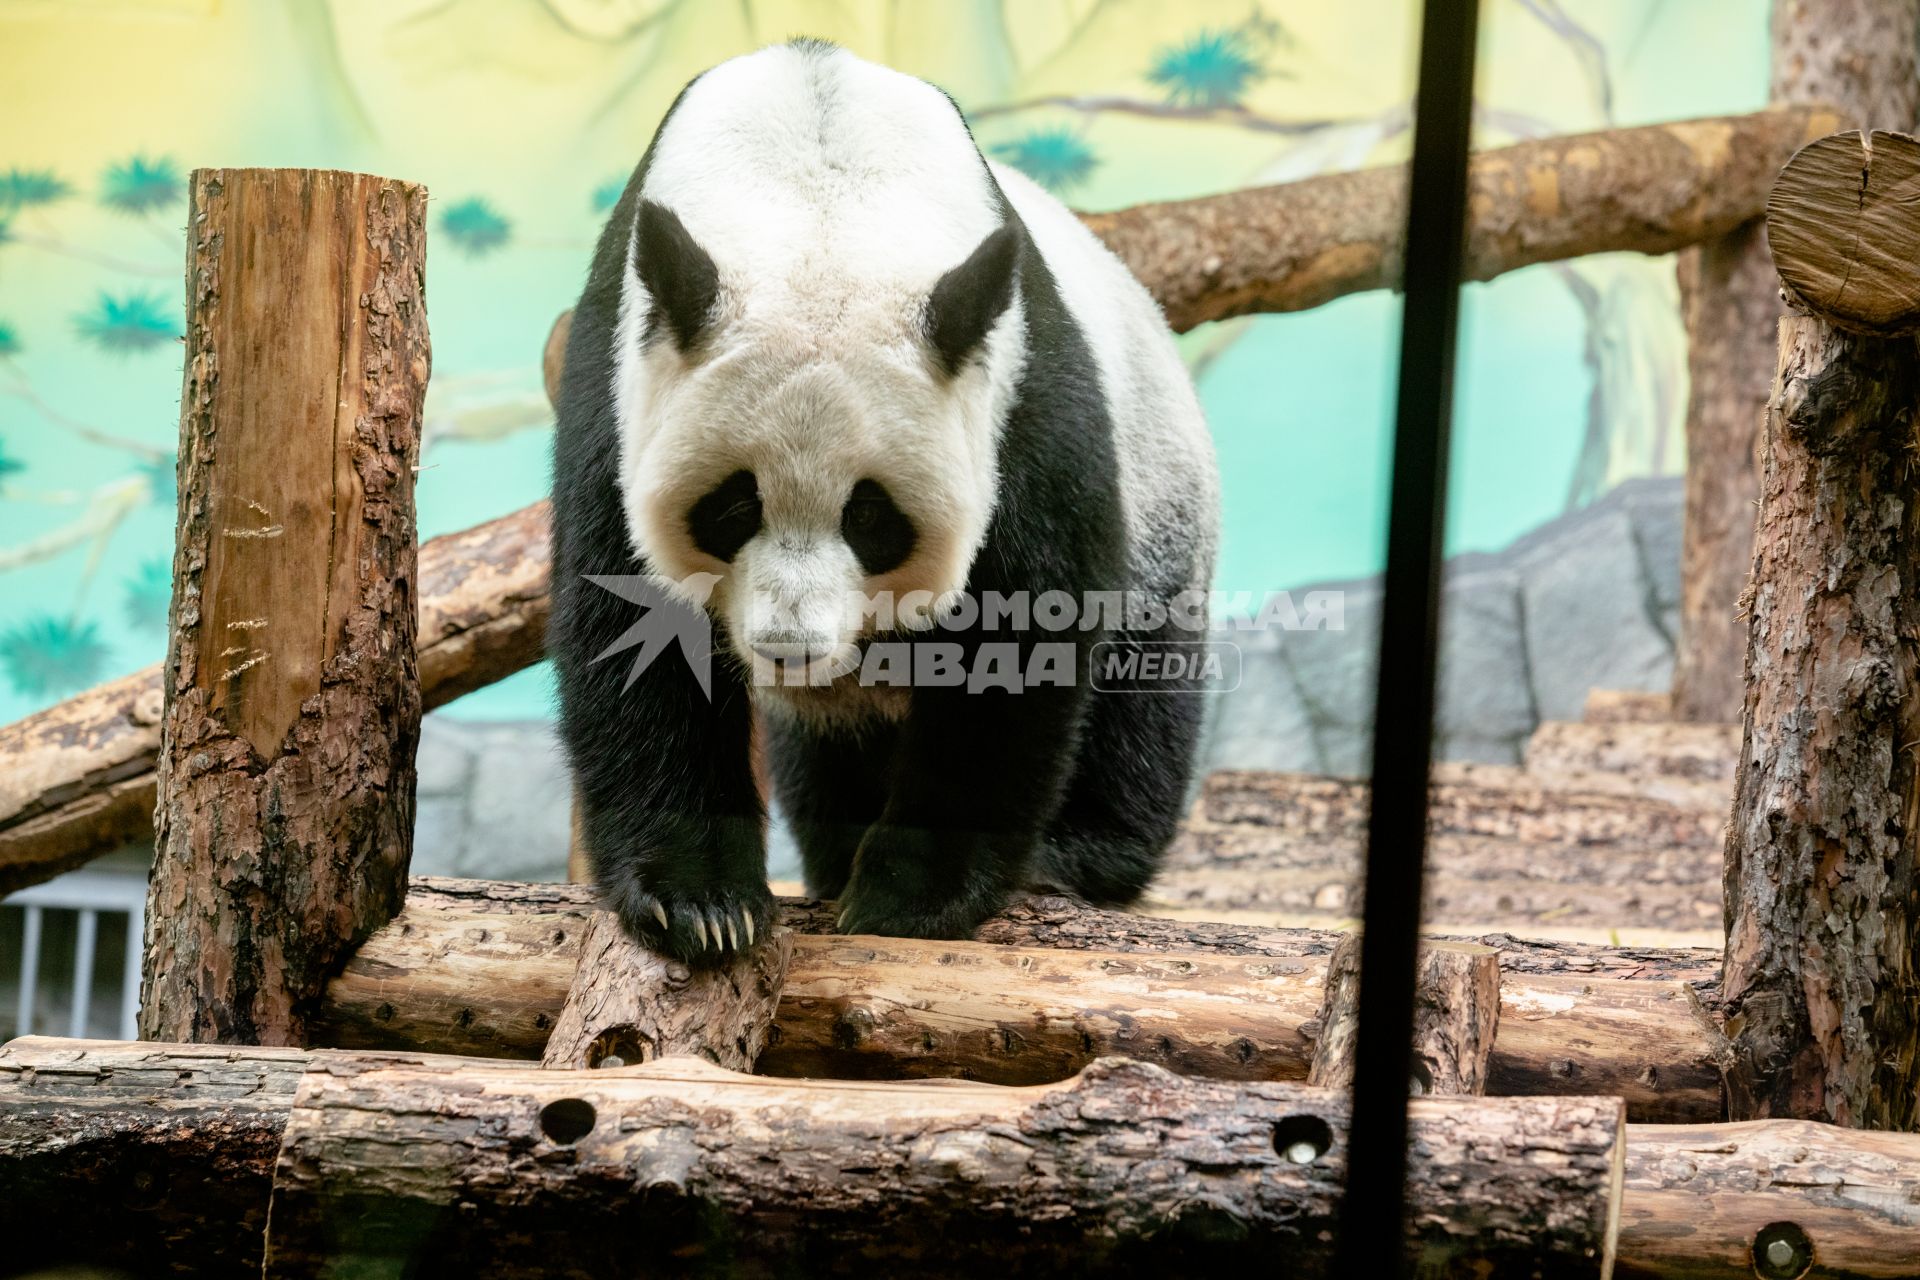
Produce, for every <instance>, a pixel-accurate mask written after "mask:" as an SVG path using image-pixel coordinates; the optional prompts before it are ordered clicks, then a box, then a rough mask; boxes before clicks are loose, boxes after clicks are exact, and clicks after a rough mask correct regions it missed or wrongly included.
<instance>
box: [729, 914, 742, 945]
mask: <svg viewBox="0 0 1920 1280" xmlns="http://www.w3.org/2000/svg"><path fill="white" fill-rule="evenodd" d="M727 945H728V946H729V947H731V948H732V949H733V950H735V951H738V950H739V949H740V930H738V929H736V928H734V925H733V917H732V916H728V917H727Z"/></svg>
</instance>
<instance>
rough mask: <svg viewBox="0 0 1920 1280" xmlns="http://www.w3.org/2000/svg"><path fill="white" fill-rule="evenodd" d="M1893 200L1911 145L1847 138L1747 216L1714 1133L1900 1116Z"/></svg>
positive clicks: (1904, 228)
mask: <svg viewBox="0 0 1920 1280" xmlns="http://www.w3.org/2000/svg"><path fill="white" fill-rule="evenodd" d="M1916 188H1920V143H1915V142H1914V140H1913V139H1911V138H1906V137H1896V136H1894V135H1891V134H1885V133H1878V134H1875V135H1873V138H1872V145H1871V149H1869V148H1868V147H1867V146H1866V145H1864V142H1863V139H1862V138H1861V136H1860V135H1859V134H1857V133H1847V134H1840V135H1836V136H1835V137H1832V138H1825V139H1822V140H1821V141H1819V142H1816V143H1813V144H1812V145H1811V146H1808V147H1807V148H1805V149H1804V150H1802V151H1801V152H1800V154H1799V155H1797V156H1795V157H1794V158H1793V160H1792V162H1790V163H1789V164H1788V166H1787V168H1786V170H1785V171H1784V172H1783V173H1782V174H1781V177H1780V181H1779V184H1778V185H1777V186H1776V188H1775V190H1774V196H1773V200H1772V203H1771V204H1770V205H1769V208H1768V215H1767V225H1768V234H1769V237H1770V239H1771V242H1772V247H1773V254H1774V258H1775V261H1776V262H1777V263H1778V264H1779V269H1780V274H1781V277H1782V278H1783V279H1784V280H1785V281H1786V283H1787V286H1788V293H1789V295H1790V297H1792V298H1793V299H1794V301H1795V303H1796V310H1795V311H1794V312H1793V313H1791V314H1789V315H1788V316H1787V317H1786V318H1785V319H1783V320H1782V321H1781V322H1780V359H1779V373H1778V375H1777V377H1776V380H1775V383H1774V394H1773V402H1772V404H1771V406H1770V408H1769V414H1768V423H1767V451H1766V463H1767V470H1766V481H1765V487H1764V489H1763V493H1762V500H1761V507H1760V522H1759V527H1758V530H1757V532H1756V537H1755V554H1754V569H1753V579H1754V580H1753V603H1752V611H1751V630H1750V633H1749V636H1750V638H1749V645H1748V650H1747V677H1748V678H1747V694H1746V719H1745V726H1744V733H1745V740H1744V744H1743V749H1742V751H1741V754H1740V772H1739V779H1738V783H1737V786H1736V792H1735V799H1734V810H1733V820H1732V823H1731V825H1730V827H1729V828H1728V837H1727V862H1726V891H1727V951H1726V972H1725V996H1726V1001H1727V1011H1728V1018H1727V1027H1728V1031H1729V1034H1730V1037H1731V1040H1732V1045H1733V1061H1732V1064H1731V1066H1730V1068H1729V1071H1728V1077H1727V1083H1728V1107H1729V1110H1730V1111H1731V1113H1732V1117H1733V1118H1734V1119H1735V1120H1745V1119H1757V1118H1761V1117H1766V1116H1774V1117H1783V1118H1784V1117H1795V1118H1800V1119H1816V1120H1830V1121H1834V1122H1836V1123H1839V1124H1846V1125H1855V1126H1861V1127H1867V1128H1887V1129H1913V1128H1914V1127H1915V1126H1916V1122H1917V1121H1920V955H1916V950H1915V948H1916V942H1917V941H1920V934H1917V933H1916V928H1917V927H1920V871H1917V869H1916V847H1917V846H1920V754H1917V753H1920V482H1917V480H1916V474H1915V467H1916V452H1915V450H1916V436H1915V432H1916V430H1920V354H1917V353H1916V350H1915V345H1914V339H1913V337H1912V336H1911V332H1910V331H1911V330H1912V329H1913V328H1914V327H1915V325H1916V324H1920V212H1916V210H1915V209H1914V206H1913V204H1912V197H1911V195H1910V193H1911V192H1912V191H1913V190H1915V189H1916ZM1801 308H1804V309H1805V312H1807V313H1803V312H1802V311H1801V310H1800V309H1801ZM1892 335H1899V336H1892Z"/></svg>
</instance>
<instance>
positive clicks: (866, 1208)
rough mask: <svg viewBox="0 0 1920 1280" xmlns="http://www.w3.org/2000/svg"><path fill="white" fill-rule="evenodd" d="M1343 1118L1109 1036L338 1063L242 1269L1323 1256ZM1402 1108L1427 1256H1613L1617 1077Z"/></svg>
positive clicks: (1219, 1260) (1413, 1254) (570, 1270)
mask: <svg viewBox="0 0 1920 1280" xmlns="http://www.w3.org/2000/svg"><path fill="white" fill-rule="evenodd" d="M1346 1123H1347V1113H1346V1099H1345V1098H1344V1097H1343V1096H1341V1095H1340V1094H1338V1093H1335V1092H1331V1091H1326V1090H1315V1089H1308V1088H1305V1087H1303V1086H1298V1085H1282V1084H1225V1083H1221V1082H1217V1081H1203V1080H1194V1079H1188V1078H1183V1077H1181V1076H1177V1075H1174V1074H1172V1073H1171V1072H1168V1071H1164V1070H1162V1069H1160V1068H1157V1067H1153V1066H1149V1065H1146V1064H1143V1063H1134V1062H1124V1061H1112V1060H1105V1061H1101V1062H1097V1063H1094V1064H1091V1065H1090V1066H1088V1067H1087V1068H1086V1069H1085V1070H1084V1071H1082V1072H1081V1073H1080V1074H1079V1075H1078V1076H1076V1077H1075V1078H1074V1079H1072V1080H1071V1081H1066V1082H1063V1083H1062V1084H1060V1085H1057V1086H1044V1087H1036V1088H1032V1089H1018V1090H1007V1089H995V1088H992V1087H988V1086H982V1085H970V1084H962V1083H958V1082H951V1081H948V1082H940V1083H937V1084H919V1085H913V1084H905V1085H903V1084H887V1085H865V1086H862V1085H857V1084H855V1085H849V1084H846V1083H843V1082H838V1081H770V1080H765V1079H761V1078H757V1077H752V1076H740V1075H735V1074H733V1073H730V1072H725V1071H722V1070H720V1069H719V1068H716V1067H713V1066H711V1065H709V1064H707V1063H705V1062H703V1061H701V1060H699V1059H668V1060H665V1061H662V1062H657V1063H652V1064H649V1065H647V1066H643V1067H629V1068H624V1069H620V1070H614V1071H597V1072H593V1073H591V1074H582V1073H576V1072H557V1071H541V1070H538V1069H528V1068H514V1067H509V1066H503V1065H486V1064H480V1063H470V1062H469V1063H461V1062H458V1061H447V1062H443V1063H436V1064H422V1065H421V1066H418V1067H404V1068H403V1067H383V1066H380V1065H378V1064H372V1063H368V1064H360V1063H355V1062H353V1061H351V1060H349V1059H335V1060H333V1061H331V1062H329V1063H328V1065H327V1069H326V1070H316V1071H313V1072H311V1073H309V1074H308V1075H307V1077H306V1078H305V1079H304V1080H303V1081H302V1084H301V1089H300V1093H299V1095H298V1097H297V1099H296V1101H295V1105H294V1110H293V1115H292V1117H291V1119H290V1120H289V1122H288V1126H287V1134H286V1140H285V1144H284V1146H283V1148H282V1151H281V1155H280V1159H279V1162H278V1164H277V1166H276V1168H275V1171H274V1191H273V1203H272V1227H271V1230H270V1233H269V1238H268V1242H267V1263H266V1270H267V1273H268V1274H270V1275H275V1276H285V1277H290V1278H291V1277H300V1276H319V1275H331V1274H337V1272H338V1269H339V1268H341V1267H346V1268H348V1269H365V1270H381V1271H385V1270H387V1269H396V1270H398V1269H408V1268H419V1267H423V1266H424V1267H426V1268H427V1269H428V1270H430V1271H432V1272H433V1273H435V1274H443V1273H445V1274H465V1273H468V1272H469V1271H470V1270H471V1269H473V1268H475V1267H478V1268H480V1269H483V1270H487V1271H492V1272H496V1273H511V1274H514V1275H524V1276H545V1275H567V1276H578V1275H594V1274H606V1275H611V1274H634V1273H638V1274H664V1273H667V1272H669V1271H675V1272H677V1271H683V1270H686V1269H688V1268H692V1269H695V1270H712V1271H715V1272H719V1273H725V1274H729V1275H740V1276H762V1275H776V1274H782V1275H783V1274H806V1275H841V1274H861V1275H871V1274H874V1273H875V1272H876V1271H877V1272H878V1273H880V1274H905V1273H911V1274H914V1275H921V1276H976V1275H979V1274H981V1273H982V1272H983V1271H984V1270H987V1269H991V1270H992V1272H993V1273H994V1274H996V1275H1015V1276H1019V1275H1058V1274H1062V1273H1066V1272H1070V1273H1072V1274H1075V1275H1093V1276H1106V1275H1144V1274H1168V1273H1169V1272H1174V1273H1180V1272H1188V1271H1192V1270H1197V1269H1200V1268H1212V1267H1228V1268H1255V1269H1258V1270H1260V1271H1263V1272H1264V1271H1267V1270H1270V1269H1271V1268H1272V1266H1273V1265H1274V1261H1275V1259H1285V1261H1286V1270H1287V1272H1288V1274H1290V1275H1296V1276H1323V1275H1330V1274H1331V1254H1332V1246H1331V1237H1332V1231H1333V1226H1334V1214H1335V1212H1336V1210H1337V1208H1338V1204H1339V1199H1340V1187H1341V1178H1342V1175H1343V1171H1344V1170H1343V1166H1344V1159H1343V1154H1342V1153H1343V1151H1344V1143H1343V1141H1342V1135H1343V1134H1344V1132H1345V1129H1346ZM1411 1126H1412V1130H1413V1147H1412V1153H1411V1155H1412V1169H1411V1170H1410V1177H1409V1179H1408V1182H1409V1195H1410V1198H1411V1200H1412V1202H1413V1203H1412V1204H1411V1205H1410V1206H1409V1209H1410V1211H1409V1213H1408V1216H1407V1227H1406V1232H1407V1250H1408V1257H1409V1260H1410V1261H1412V1260H1414V1259H1416V1258H1417V1259H1418V1261H1419V1263H1420V1265H1421V1268H1422V1274H1424V1275H1434V1276H1452V1275H1460V1276H1468V1275H1471V1276H1475V1277H1499V1276H1534V1275H1539V1274H1542V1273H1543V1272H1547V1273H1551V1274H1554V1275H1557V1276H1577V1275H1592V1276H1602V1275H1605V1274H1607V1273H1608V1270H1609V1268H1610V1267H1611V1264H1612V1260H1613V1233H1614V1218H1613V1214H1614V1213H1615V1212H1616V1211H1617V1207H1618V1188H1619V1184H1620V1178H1621V1162H1622V1159H1623V1153H1624V1146H1623V1143H1622V1142H1621V1136H1622V1133H1623V1131H1624V1125H1623V1124H1622V1122H1621V1115H1620V1106H1619V1103H1618V1102H1617V1101H1616V1100H1614V1099H1610V1098H1582V1099H1551V1100H1549V1099H1491V1098H1445V1099H1441V1098H1429V1099H1421V1100H1418V1101H1416V1102H1415V1103H1414V1107H1413V1114H1412V1117H1411ZM455 1203H457V1204H458V1205H459V1206H460V1209H459V1212H458V1213H449V1212H447V1208H448V1206H449V1205H451V1204H455Z"/></svg>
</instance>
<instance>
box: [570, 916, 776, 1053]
mask: <svg viewBox="0 0 1920 1280" xmlns="http://www.w3.org/2000/svg"><path fill="white" fill-rule="evenodd" d="M792 954H793V935H792V934H791V933H789V932H787V931H786V930H781V931H780V932H779V933H778V934H777V935H775V936H774V937H772V938H767V939H763V940H762V943H761V945H760V946H757V947H753V948H752V949H750V950H743V951H739V952H736V953H734V954H733V955H732V956H731V957H730V958H729V959H728V960H727V962H726V963H724V964H721V965H716V966H713V967H711V968H693V967H690V966H688V965H685V964H682V963H681V962H680V961H678V960H672V959H669V958H667V957H666V956H662V955H658V954H656V953H654V952H652V951H648V950H647V949H646V948H644V947H641V946H638V945H636V944H635V943H634V942H633V941H632V940H631V939H630V938H628V937H627V936H626V934H625V933H624V932H622V930H621V928H620V921H619V920H618V919H617V918H616V917H615V916H614V915H613V914H612V913H611V912H607V911H595V912H594V913H593V914H592V916H591V917H589V918H588V921H587V927H586V932H585V935H584V937H583V940H582V942H581V945H580V959H579V961H578V962H577V963H576V964H575V966H574V971H573V984H572V985H571V986H570V987H569V988H568V989H567V999H566V1003H565V1004H563V1005H562V1006H561V1008H560V1014H559V1017H558V1018H556V1019H555V1020H554V1024H553V1034H552V1035H550V1036H548V1037H547V1044H546V1048H545V1049H544V1050H543V1051H542V1053H541V1056H540V1061H541V1063H542V1064H543V1065H545V1066H549V1067H624V1066H633V1065H636V1064H638V1063H642V1062H651V1061H653V1060H654V1059H656V1058H666V1057H675V1056H696V1057H700V1058H704V1059H706V1060H707V1061H708V1062H711V1063H713V1064H715V1065H716V1066H721V1067H726V1068H729V1069H730V1070H734V1071H751V1070H752V1069H753V1064H754V1060H755V1059H757V1058H758V1057H759V1056H760V1051H761V1050H762V1049H763V1048H764V1047H765V1046H766V1042H767V1033H768V1031H769V1030H770V1029H771V1028H772V1026H773V1015H774V1008H775V1006H776V1005H777V1004H778V1003H779V999H780V990H781V987H782V985H783V984H784V983H785V981H786V977H787V963H788V960H789V959H790V958H791V957H792Z"/></svg>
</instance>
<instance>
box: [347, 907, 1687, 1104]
mask: <svg viewBox="0 0 1920 1280" xmlns="http://www.w3.org/2000/svg"><path fill="white" fill-rule="evenodd" d="M416 884H417V885H419V886H420V887H419V888H417V889H416V891H415V892H414V894H413V895H411V896H410V897H409V899H408V905H407V909H406V910H405V911H404V912H402V913H401V915H400V916H398V917H396V918H395V920H394V921H393V922H392V923H391V924H389V925H388V926H387V927H386V928H384V929H381V930H380V931H378V932H377V933H375V934H374V935H373V937H371V938H369V939H368V940H367V942H366V943H365V944H364V945H363V946H362V947H361V948H360V950H359V951H358V952H357V953H356V954H355V955H354V957H353V959H352V960H350V961H349V962H348V963H347V966H346V968H345V970H344V971H343V972H342V973H341V975H340V976H339V977H338V978H336V979H335V980H334V981H333V982H332V983H331V984H330V985H329V987H328V989H327V994H326V997H325V1000H324V1002H323V1005H322V1009H321V1011H320V1015H319V1019H318V1023H317V1025H316V1028H315V1035H314V1038H315V1040H316V1042H318V1043H326V1044H331V1045H337V1046H340V1047H342V1048H359V1049H394V1050H408V1051H419V1050H426V1051H432V1052H450V1053H480V1054H486V1055H489V1056H494V1057H502V1058H537V1057H539V1056H540V1054H541V1051H542V1047H543V1046H544V1044H545V1043H546V1041H547V1039H548V1035H549V1032H550V1030H551V1028H552V1027H553V1025H554V1020H555V1018H557V1017H558V1015H559V1013H560V1009H561V1006H562V1005H563V1004H564V1003H565V1001H566V996H567V992H568V989H569V986H570V984H571V982H572V979H573V975H574V973H575V970H576V968H577V966H578V961H579V956H580V947H581V939H582V938H583V937H584V935H585V930H586V926H587V922H588V918H589V915H590V913H591V911H592V904H593V896H592V893H591V891H590V890H587V889H585V888H584V887H581V886H574V885H511V884H497V883H493V882H487V881H417V882H416ZM781 923H782V926H783V927H785V928H788V929H791V930H793V932H794V933H795V935H796V936H795V938H794V950H793V958H792V961H791V963H790V966H789V969H788V974H787V980H786V983H785V985H784V987H783V989H782V992H781V998H780V1003H779V1006H778V1008H777V1010H776V1013H775V1019H774V1026H773V1030H772V1032H770V1034H769V1037H768V1047H767V1049H766V1050H765V1051H764V1052H763V1053H762V1054H761V1055H760V1058H759V1061H758V1063H757V1066H756V1069H757V1070H759V1071H761V1072H763V1073H767V1074H775V1075H813V1076H841V1077H853V1078H867V1079H878V1078H901V1077H927V1076H959V1077H966V1078H973V1079H977V1080H984V1081H991V1082H997V1083H1004V1084H1037V1083H1044V1082H1047V1081H1052V1080H1058V1079H1060V1078H1062V1077H1063V1076H1066V1075H1068V1074H1070V1073H1072V1072H1073V1071H1075V1070H1077V1069H1078V1068H1080V1067H1082V1066H1084V1065H1086V1063H1088V1062H1089V1061H1091V1060H1092V1059H1093V1058H1095V1057H1098V1056H1100V1055H1101V1054H1105V1053H1124V1054H1127V1055H1129V1056H1133V1057H1138V1058H1143V1059H1147V1060H1150V1061H1154V1062H1157V1063H1160V1064H1162V1065H1166V1066H1170V1067H1174V1068H1176V1069H1179V1070H1182V1071H1190V1072H1196V1073H1200V1074H1205V1075H1211V1076H1217V1077H1221V1078H1227V1079H1291V1080H1301V1079H1304V1078H1305V1077H1306V1075H1307V1071H1308V1067H1309V1064H1310V1062H1311V1059H1312V1053H1313V1040H1312V1035H1313V1033H1314V1032H1316V1031H1317V1024H1318V1018H1319V1014H1320V1007H1321V1002H1322V997H1323V994H1324V991H1325V973H1326V965H1327V959H1328V957H1329V956H1330V955H1331V953H1332V951H1333V948H1334V946H1335V945H1336V944H1337V943H1338V941H1339V938H1340V935H1339V934H1335V933H1327V932H1321V931H1315V930H1286V929H1250V928H1246V927H1244V926H1232V925H1206V924H1199V923H1188V922H1185V921H1170V920H1154V919H1151V918H1146V917H1140V916H1135V915H1131V914H1129V913H1126V912H1119V911H1101V910H1099V909H1097V908H1092V907H1086V906H1082V905H1080V904H1077V903H1073V902H1071V901H1070V900H1068V899H1063V898H1036V899H1032V900H1029V901H1027V902H1024V903H1021V904H1019V905H1017V906H1015V907H1014V908H1012V909H1010V910H1009V911H1007V912H1004V913H1002V914H1001V915H1000V916H997V917H995V918H994V919H992V920H989V921H988V922H987V923H986V925H985V926H983V927H982V929H981V931H980V937H981V939H982V941H980V942H974V943H946V942H919V941H915V940H913V939H896V938H848V937H840V936H837V935H834V934H832V928H833V913H832V911H831V910H830V909H826V908H823V907H822V905H821V904H818V903H812V902H805V901H794V900H786V901H783V903H782V909H781ZM1481 941H1483V942H1484V943H1486V944H1487V945H1490V946H1493V947H1496V948H1499V949H1500V950H1501V952H1502V959H1503V964H1504V971H1503V974H1502V979H1501V996H1500V1002H1501V1013H1500V1018H1499V1025H1498V1030H1497V1034H1496V1036H1495V1040H1494V1045H1493V1056H1492V1059H1491V1065H1490V1067H1489V1071H1490V1074H1491V1077H1492V1081H1493V1083H1492V1084H1491V1085H1490V1088H1491V1090H1492V1092H1495V1093H1512V1094H1568V1093H1596V1094H1616V1095H1618V1096H1620V1097H1623V1098H1624V1099H1626V1102H1627V1106H1628V1113H1629V1115H1631V1116H1632V1117H1634V1118H1636V1119H1643V1118H1644V1119H1649V1120H1655V1119H1659V1120H1715V1119H1718V1118H1719V1117H1720V1116H1721V1114H1722V1111H1723V1103H1722V1100H1721V1083H1720V1071H1721V1062H1722V1055H1723V1051H1724V1050H1723V1041H1722V1039H1721V1036H1720V1033H1719V1030H1718V1028H1717V1026H1716V1025H1715V1022H1714V1019H1713V1016H1712V1011H1713V1009H1714V1008H1715V1007H1716V1006H1717V1003H1718V997H1717V992H1716V988H1715V986H1714V984H1713V981H1712V975H1713V970H1714V958H1713V956H1712V953H1710V952H1708V953H1702V952H1695V951H1660V950H1648V949H1630V948H1603V947H1586V946H1579V945H1574V944H1563V945H1557V946H1555V945H1549V944H1545V943H1541V942H1537V941H1535V942H1521V941H1517V940H1514V939H1511V938H1506V937H1504V936H1500V935H1493V936H1489V937H1487V938H1484V939H1481Z"/></svg>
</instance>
